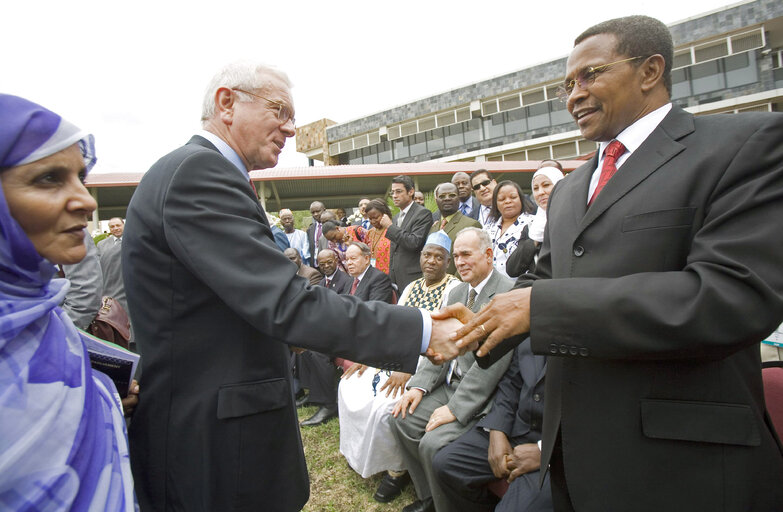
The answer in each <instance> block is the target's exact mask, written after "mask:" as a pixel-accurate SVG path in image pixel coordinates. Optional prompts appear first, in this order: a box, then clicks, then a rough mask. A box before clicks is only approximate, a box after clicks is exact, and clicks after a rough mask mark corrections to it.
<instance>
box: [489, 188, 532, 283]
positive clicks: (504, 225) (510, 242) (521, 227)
mask: <svg viewBox="0 0 783 512" xmlns="http://www.w3.org/2000/svg"><path fill="white" fill-rule="evenodd" d="M526 205H527V201H525V200H524V193H523V192H522V188H521V187H520V186H519V185H518V184H517V183H515V182H513V181H508V180H506V181H501V182H500V183H498V186H497V187H495V191H494V193H493V195H492V213H491V215H492V217H494V218H496V219H498V220H497V222H495V223H494V224H491V225H489V226H487V231H488V233H489V236H490V238H491V239H492V251H493V256H492V258H493V264H494V266H495V268H496V269H497V270H498V271H499V272H501V273H502V274H504V275H508V273H507V272H506V261H508V258H509V256H511V253H513V252H514V250H515V249H516V248H517V245H519V242H520V241H521V240H524V239H526V238H527V237H528V235H527V231H528V229H527V228H528V225H529V224H530V223H531V222H532V221H533V215H532V212H530V211H528V208H527V207H526Z"/></svg>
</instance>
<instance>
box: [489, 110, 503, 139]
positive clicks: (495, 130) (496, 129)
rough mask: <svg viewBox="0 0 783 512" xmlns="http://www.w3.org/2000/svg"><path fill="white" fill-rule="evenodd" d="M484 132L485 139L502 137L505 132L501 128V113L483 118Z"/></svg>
mask: <svg viewBox="0 0 783 512" xmlns="http://www.w3.org/2000/svg"><path fill="white" fill-rule="evenodd" d="M484 134H485V136H486V138H487V139H494V138H496V137H502V136H503V135H505V134H506V133H505V130H504V129H503V114H495V115H494V116H492V117H490V118H489V119H485V120H484Z"/></svg>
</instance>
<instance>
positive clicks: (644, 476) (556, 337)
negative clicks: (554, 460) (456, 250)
mask: <svg viewBox="0 0 783 512" xmlns="http://www.w3.org/2000/svg"><path fill="white" fill-rule="evenodd" d="M781 140H783V115H780V114H749V113H745V114H730V115H710V116H703V117H696V118H694V117H693V116H692V115H690V114H688V113H686V112H684V111H683V110H681V109H680V108H678V107H674V108H673V109H672V111H671V112H670V113H669V114H668V115H667V116H666V118H665V119H664V120H663V121H662V122H661V124H660V125H659V126H658V127H657V128H656V129H655V130H654V131H653V132H652V134H651V135H650V136H649V137H648V138H647V140H646V141H645V142H644V143H643V144H642V145H641V146H640V147H639V148H638V149H637V150H636V151H635V152H634V153H633V154H632V155H631V156H630V157H629V158H628V160H627V161H626V162H625V163H624V164H623V166H622V167H621V168H620V170H619V171H618V172H617V174H616V175H615V176H614V177H613V178H612V179H611V181H609V183H608V184H607V185H606V187H605V188H604V189H603V191H602V192H601V193H600V195H599V196H598V197H597V198H596V200H595V201H594V202H593V204H592V205H591V206H590V207H589V208H588V207H587V191H588V185H589V181H590V174H591V173H592V171H593V170H594V169H595V167H596V158H593V159H592V160H591V161H589V162H588V163H586V164H585V165H583V166H582V167H580V168H579V169H577V170H575V171H574V172H573V173H571V174H570V175H569V176H568V177H567V178H566V179H564V180H562V181H561V182H560V183H558V184H557V186H556V187H555V189H554V191H553V194H552V196H551V198H550V201H549V208H548V213H549V220H548V222H547V227H546V234H545V237H544V244H543V246H542V249H541V255H540V258H539V261H538V265H537V267H536V274H537V275H538V277H541V278H543V279H538V280H535V281H534V282H533V291H532V303H531V326H532V327H531V333H530V337H531V340H532V346H533V351H534V352H537V353H541V354H550V357H549V360H548V369H547V374H548V375H547V399H546V403H545V413H544V451H543V454H542V467H544V466H545V465H546V463H547V462H548V461H549V458H550V455H551V451H552V446H553V445H554V442H555V438H556V436H557V434H558V431H559V432H560V435H561V436H562V446H563V458H564V461H565V471H566V477H567V479H568V488H569V491H570V493H571V498H572V500H573V504H574V506H575V508H576V509H577V510H586V511H593V510H596V511H598V510H601V511H605V510H672V509H673V507H674V508H676V509H677V510H732V511H743V512H745V511H750V510H754V511H769V510H783V486H781V485H780V483H781V481H783V455H782V454H781V446H780V443H779V441H778V439H777V438H776V436H775V434H774V432H773V428H772V425H771V422H770V420H769V417H768V415H767V414H766V413H765V407H764V398H763V394H762V381H761V371H760V357H759V341H760V340H762V339H764V337H765V336H766V335H767V334H769V333H770V332H772V331H773V330H774V329H775V327H776V326H777V325H779V324H780V322H781V320H782V319H783V272H781V268H780V261H781V260H780V255H781V254H783V236H780V234H781V231H780V220H779V219H780V218H781V215H783V144H781ZM525 284H528V285H529V282H527V283H526V282H524V281H522V280H521V279H520V282H519V283H518V285H519V286H523V285H525ZM496 351H497V352H498V354H499V353H502V349H496V350H493V352H496ZM493 355H494V354H493ZM716 482H719V486H718V487H717V488H716V487H715V484H716ZM609 483H611V491H610V492H600V493H599V492H596V489H600V488H605V487H606V485H608V484H609ZM716 489H719V492H716Z"/></svg>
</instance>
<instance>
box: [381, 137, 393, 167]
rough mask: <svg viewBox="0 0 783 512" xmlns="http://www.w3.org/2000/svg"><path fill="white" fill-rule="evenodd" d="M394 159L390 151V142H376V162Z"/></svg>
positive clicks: (382, 162) (383, 162)
mask: <svg viewBox="0 0 783 512" xmlns="http://www.w3.org/2000/svg"><path fill="white" fill-rule="evenodd" d="M392 160H394V154H393V153H392V143H391V142H389V141H384V142H381V143H380V144H378V163H380V164H385V163H386V162H391V161H392Z"/></svg>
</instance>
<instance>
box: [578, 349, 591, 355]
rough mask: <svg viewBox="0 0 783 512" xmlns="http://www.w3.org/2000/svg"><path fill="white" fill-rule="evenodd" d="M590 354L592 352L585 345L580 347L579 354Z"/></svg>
mask: <svg viewBox="0 0 783 512" xmlns="http://www.w3.org/2000/svg"><path fill="white" fill-rule="evenodd" d="M589 354H590V351H589V350H588V349H587V348H586V347H583V348H580V349H579V355H580V356H584V357H587V356H588V355H589Z"/></svg>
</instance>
